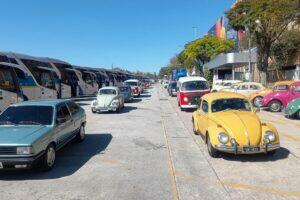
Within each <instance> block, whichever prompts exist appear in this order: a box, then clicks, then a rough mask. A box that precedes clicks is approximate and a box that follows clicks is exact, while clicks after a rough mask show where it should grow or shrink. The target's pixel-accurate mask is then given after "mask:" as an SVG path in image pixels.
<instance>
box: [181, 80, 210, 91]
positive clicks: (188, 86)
mask: <svg viewBox="0 0 300 200" xmlns="http://www.w3.org/2000/svg"><path fill="white" fill-rule="evenodd" d="M208 89H209V86H208V84H207V82H206V81H189V82H185V83H183V84H182V90H183V91H192V90H208Z"/></svg>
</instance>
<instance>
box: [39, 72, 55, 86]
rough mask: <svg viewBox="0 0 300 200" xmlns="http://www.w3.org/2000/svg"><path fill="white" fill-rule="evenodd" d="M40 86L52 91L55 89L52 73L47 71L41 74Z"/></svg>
mask: <svg viewBox="0 0 300 200" xmlns="http://www.w3.org/2000/svg"><path fill="white" fill-rule="evenodd" d="M40 85H41V86H44V87H47V88H50V89H55V84H54V81H53V77H52V72H51V71H46V70H45V71H41V72H40Z"/></svg>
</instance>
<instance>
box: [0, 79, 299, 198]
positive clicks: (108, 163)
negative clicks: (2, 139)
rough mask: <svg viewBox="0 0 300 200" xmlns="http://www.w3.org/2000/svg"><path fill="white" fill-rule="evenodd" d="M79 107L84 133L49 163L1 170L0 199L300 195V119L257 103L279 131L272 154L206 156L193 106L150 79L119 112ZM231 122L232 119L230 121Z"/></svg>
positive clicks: (85, 103) (262, 115)
mask: <svg viewBox="0 0 300 200" xmlns="http://www.w3.org/2000/svg"><path fill="white" fill-rule="evenodd" d="M78 103H79V104H80V105H81V106H82V107H83V108H84V109H85V110H86V114H87V127H86V132H87V136H86V140H85V141H84V142H83V143H81V144H78V143H72V144H70V145H68V146H66V147H65V148H64V149H62V150H61V151H60V152H58V155H57V160H56V165H55V167H54V169H53V170H52V171H49V172H46V173H45V172H38V171H12V172H1V174H0V188H1V189H0V191H1V199H217V198H219V199H300V189H299V188H300V167H299V164H300V134H299V130H300V129H299V128H300V122H299V121H297V120H290V119H286V118H285V117H284V116H283V115H282V114H274V113H269V112H267V111H261V112H260V113H259V116H260V118H261V120H262V121H264V122H269V123H272V124H273V125H275V126H276V128H277V129H278V131H279V134H280V142H281V147H282V148H281V149H279V150H278V152H277V153H276V154H275V155H274V156H267V155H239V156H235V155H222V156H221V157H220V158H215V159H213V158H211V157H210V156H209V155H208V153H207V150H206V145H205V143H204V142H203V141H202V139H201V137H200V136H196V135H194V134H193V131H192V121H191V119H192V112H181V111H180V109H179V108H178V107H177V101H176V98H174V97H173V98H171V97H169V96H168V95H167V92H166V91H165V89H163V88H162V87H161V86H160V85H154V86H153V87H152V88H150V89H149V90H148V91H147V92H146V93H144V94H143V95H142V96H141V97H140V98H136V99H135V100H134V102H132V103H127V104H126V105H125V108H124V110H122V111H121V113H120V114H116V113H102V114H92V112H91V110H90V103H91V100H89V99H86V100H84V101H78ZM233 123H234V122H233Z"/></svg>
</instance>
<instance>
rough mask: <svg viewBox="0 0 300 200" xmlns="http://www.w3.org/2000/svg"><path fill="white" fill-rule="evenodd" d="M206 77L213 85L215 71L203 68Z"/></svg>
mask: <svg viewBox="0 0 300 200" xmlns="http://www.w3.org/2000/svg"><path fill="white" fill-rule="evenodd" d="M203 74H204V78H205V79H206V80H207V81H208V82H209V84H210V85H212V82H213V72H212V71H211V70H209V69H208V68H207V67H205V68H204V70H203Z"/></svg>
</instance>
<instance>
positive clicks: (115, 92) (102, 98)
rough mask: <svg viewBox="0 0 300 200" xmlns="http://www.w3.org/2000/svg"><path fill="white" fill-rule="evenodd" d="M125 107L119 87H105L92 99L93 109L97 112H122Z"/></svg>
mask: <svg viewBox="0 0 300 200" xmlns="http://www.w3.org/2000/svg"><path fill="white" fill-rule="evenodd" d="M122 108H124V97H123V95H122V94H121V92H120V89H119V88H117V87H103V88H101V89H100V90H99V92H98V94H97V99H96V100H94V101H92V105H91V110H92V112H93V113H96V112H109V111H113V112H120V111H121V109H122Z"/></svg>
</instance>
